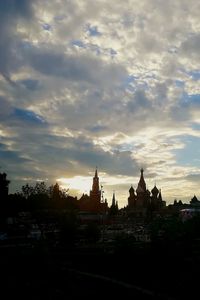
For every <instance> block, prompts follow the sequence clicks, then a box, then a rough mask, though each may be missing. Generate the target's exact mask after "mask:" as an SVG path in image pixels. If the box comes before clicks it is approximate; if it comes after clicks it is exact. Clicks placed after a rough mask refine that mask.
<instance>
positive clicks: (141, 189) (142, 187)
mask: <svg viewBox="0 0 200 300" xmlns="http://www.w3.org/2000/svg"><path fill="white" fill-rule="evenodd" d="M140 172H141V174H140V180H139V182H138V187H137V190H136V191H137V193H141V192H146V183H145V181H144V175H143V173H144V170H143V168H142V169H141V170H140Z"/></svg>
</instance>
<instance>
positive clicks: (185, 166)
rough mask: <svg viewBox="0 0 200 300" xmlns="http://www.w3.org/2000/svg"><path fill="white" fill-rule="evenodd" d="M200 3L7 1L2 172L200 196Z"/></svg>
mask: <svg viewBox="0 0 200 300" xmlns="http://www.w3.org/2000/svg"><path fill="white" fill-rule="evenodd" d="M199 11H200V3H199V1H198V0H191V1H186V0H177V1H173V0H169V1H158V0H141V1H137V0H129V1H126V5H124V2H123V1H121V0H111V1H109V2H108V1H106V0H101V1H98V0H97V1H92V0H73V1H72V0H70V1H63V0H59V1H53V0H52V1H51V0H49V1H46V0H44V1H39V0H33V1H25V0H23V1H17V0H7V1H6V0H2V1H0V35H1V41H0V167H1V168H0V172H6V173H7V175H8V178H9V180H11V184H10V192H12V193H13V192H15V191H16V190H17V189H20V187H21V186H22V185H24V184H26V183H30V184H34V183H35V182H36V181H45V182H46V183H47V185H50V184H53V183H55V182H58V183H59V184H60V185H62V186H63V187H67V188H69V192H70V193H73V194H74V195H78V196H80V195H81V194H82V193H89V190H90V189H91V184H92V180H91V178H92V177H93V172H94V170H95V167H96V166H98V170H99V177H100V183H101V184H102V185H103V187H104V190H105V198H107V199H108V202H109V204H110V203H111V200H112V193H113V190H115V192H116V198H117V200H118V203H119V207H123V206H124V205H126V204H127V198H128V190H129V188H130V186H131V185H133V186H134V187H136V186H137V184H138V178H139V173H140V169H141V167H143V168H144V171H145V173H144V174H145V180H146V183H147V185H148V188H149V189H152V188H153V186H154V184H155V182H156V184H157V186H158V187H159V188H161V189H162V195H163V199H164V200H166V202H167V203H172V202H173V201H174V199H177V200H179V199H181V200H183V201H184V202H189V201H190V199H191V198H192V197H193V196H194V194H195V195H196V196H197V198H200V191H199V183H200V88H199V87H200V85H199V80H200V61H199V46H200V27H199Z"/></svg>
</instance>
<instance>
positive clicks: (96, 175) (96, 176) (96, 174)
mask: <svg viewBox="0 0 200 300" xmlns="http://www.w3.org/2000/svg"><path fill="white" fill-rule="evenodd" d="M97 170H98V168H97V167H96V170H95V175H94V177H95V178H98V172H97Z"/></svg>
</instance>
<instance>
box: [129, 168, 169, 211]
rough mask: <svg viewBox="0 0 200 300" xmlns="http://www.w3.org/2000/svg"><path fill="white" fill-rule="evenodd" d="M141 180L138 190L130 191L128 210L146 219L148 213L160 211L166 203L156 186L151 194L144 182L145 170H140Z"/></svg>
mask: <svg viewBox="0 0 200 300" xmlns="http://www.w3.org/2000/svg"><path fill="white" fill-rule="evenodd" d="M140 172H141V174H140V179H139V182H138V186H137V189H136V191H135V189H134V188H133V186H131V188H130V189H129V197H128V210H129V211H130V212H131V213H132V214H133V215H134V216H136V217H137V216H138V217H145V216H146V215H147V213H149V212H154V211H159V210H160V209H162V208H163V207H164V206H165V201H163V200H162V194H161V190H158V188H157V187H156V185H155V186H154V187H153V189H152V190H151V192H150V191H149V190H148V189H147V188H146V182H145V180H144V170H143V169H141V170H140Z"/></svg>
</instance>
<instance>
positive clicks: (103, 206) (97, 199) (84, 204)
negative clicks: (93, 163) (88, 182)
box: [79, 168, 108, 213]
mask: <svg viewBox="0 0 200 300" xmlns="http://www.w3.org/2000/svg"><path fill="white" fill-rule="evenodd" d="M102 193H103V191H102V190H101V189H100V186H99V177H98V171H97V168H96V170H95V175H94V177H93V184H92V189H91V190H90V195H89V196H88V195H87V194H83V195H82V196H81V198H80V199H79V208H80V210H81V211H88V212H95V213H104V212H106V211H107V210H108V204H107V201H104V200H103V197H102Z"/></svg>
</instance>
